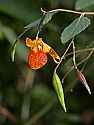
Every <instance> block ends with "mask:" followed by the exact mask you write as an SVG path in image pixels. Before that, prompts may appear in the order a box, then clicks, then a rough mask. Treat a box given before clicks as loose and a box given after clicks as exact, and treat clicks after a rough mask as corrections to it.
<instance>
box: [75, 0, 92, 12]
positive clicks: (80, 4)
mask: <svg viewBox="0 0 94 125" xmlns="http://www.w3.org/2000/svg"><path fill="white" fill-rule="evenodd" d="M90 6H94V0H77V1H76V5H75V9H76V10H84V9H86V8H89V7H90Z"/></svg>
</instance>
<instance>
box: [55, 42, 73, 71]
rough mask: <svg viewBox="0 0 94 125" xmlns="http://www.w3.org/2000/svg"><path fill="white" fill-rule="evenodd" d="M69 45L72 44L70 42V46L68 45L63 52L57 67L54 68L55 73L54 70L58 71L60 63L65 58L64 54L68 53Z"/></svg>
mask: <svg viewBox="0 0 94 125" xmlns="http://www.w3.org/2000/svg"><path fill="white" fill-rule="evenodd" d="M71 44H72V41H71V42H70V44H69V45H68V47H67V49H66V51H65V52H64V54H63V56H62V57H61V59H60V62H59V63H58V65H57V66H56V68H55V72H56V70H57V69H58V67H59V66H60V64H61V63H62V60H63V59H64V58H65V55H66V53H67V52H68V50H69V48H70V46H71Z"/></svg>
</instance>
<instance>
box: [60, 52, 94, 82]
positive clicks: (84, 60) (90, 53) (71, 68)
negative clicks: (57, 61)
mask: <svg viewBox="0 0 94 125" xmlns="http://www.w3.org/2000/svg"><path fill="white" fill-rule="evenodd" d="M93 52H94V50H92V51H91V52H90V53H89V55H88V56H87V57H86V58H84V59H83V60H82V61H80V62H79V63H78V64H77V66H79V65H81V64H82V63H84V62H85V61H86V60H88V59H89V58H90V57H91V55H92V54H93ZM74 68H75V67H74V66H72V67H71V69H70V70H69V71H68V72H67V73H66V74H65V75H64V77H63V79H62V81H64V79H65V78H66V77H67V76H68V74H69V73H70V72H71V71H72V70H73V69H74Z"/></svg>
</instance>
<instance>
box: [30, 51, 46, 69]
mask: <svg viewBox="0 0 94 125" xmlns="http://www.w3.org/2000/svg"><path fill="white" fill-rule="evenodd" d="M46 63H47V54H46V53H44V52H42V51H38V52H34V51H30V53H29V55H28V65H29V67H30V68H31V69H39V68H42V67H43V66H44V65H45V64H46Z"/></svg>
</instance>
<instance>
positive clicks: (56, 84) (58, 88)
mask: <svg viewBox="0 0 94 125" xmlns="http://www.w3.org/2000/svg"><path fill="white" fill-rule="evenodd" d="M53 85H54V88H55V91H56V93H57V95H58V99H59V101H60V103H61V105H62V107H63V108H64V111H65V112H66V107H65V101H64V92H63V88H62V84H61V81H60V78H59V77H58V75H57V73H56V72H55V71H54V74H53Z"/></svg>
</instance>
